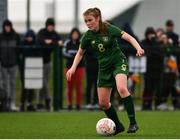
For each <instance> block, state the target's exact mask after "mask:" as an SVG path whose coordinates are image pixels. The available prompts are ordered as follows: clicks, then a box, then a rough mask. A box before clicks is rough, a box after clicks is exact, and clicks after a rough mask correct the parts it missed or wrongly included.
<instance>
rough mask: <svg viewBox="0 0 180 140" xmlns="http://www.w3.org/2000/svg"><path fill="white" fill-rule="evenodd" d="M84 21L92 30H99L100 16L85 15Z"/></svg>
mask: <svg viewBox="0 0 180 140" xmlns="http://www.w3.org/2000/svg"><path fill="white" fill-rule="evenodd" d="M84 21H85V23H86V25H87V27H88V28H89V29H90V30H95V31H97V30H98V29H99V18H95V17H94V16H92V15H87V16H84Z"/></svg>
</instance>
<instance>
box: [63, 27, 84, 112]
mask: <svg viewBox="0 0 180 140" xmlns="http://www.w3.org/2000/svg"><path fill="white" fill-rule="evenodd" d="M80 37H81V35H80V32H79V29H77V28H73V29H72V30H71V32H70V35H69V39H68V40H66V41H65V43H64V48H63V55H64V57H65V58H66V68H65V72H67V71H68V69H69V68H70V67H71V65H72V63H73V60H74V57H75V55H76V53H77V51H78V48H79V44H80ZM83 76H84V62H83V60H81V62H80V63H79V65H78V66H77V70H76V72H75V74H74V75H73V77H72V80H71V81H67V89H66V95H67V101H68V110H72V108H73V89H74V87H75V89H76V109H77V110H80V109H81V100H82V94H83V89H82V87H83V86H82V85H83V82H82V81H83Z"/></svg>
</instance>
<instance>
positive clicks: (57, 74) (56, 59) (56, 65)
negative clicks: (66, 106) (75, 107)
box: [53, 46, 63, 111]
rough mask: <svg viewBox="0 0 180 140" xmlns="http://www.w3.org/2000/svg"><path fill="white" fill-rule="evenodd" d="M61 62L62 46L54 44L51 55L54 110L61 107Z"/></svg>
mask: <svg viewBox="0 0 180 140" xmlns="http://www.w3.org/2000/svg"><path fill="white" fill-rule="evenodd" d="M62 73H63V63H62V48H61V47H59V46H54V55H53V88H54V90H53V95H54V96H53V107H54V111H58V110H59V109H62V107H63V103H62V102H63V93H62V91H63V90H62V87H63V78H62Z"/></svg>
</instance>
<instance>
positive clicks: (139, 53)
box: [136, 48, 144, 56]
mask: <svg viewBox="0 0 180 140" xmlns="http://www.w3.org/2000/svg"><path fill="white" fill-rule="evenodd" d="M142 55H144V50H143V49H141V48H140V49H138V50H137V52H136V56H142Z"/></svg>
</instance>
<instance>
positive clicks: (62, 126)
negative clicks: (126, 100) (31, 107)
mask: <svg viewBox="0 0 180 140" xmlns="http://www.w3.org/2000/svg"><path fill="white" fill-rule="evenodd" d="M136 114H137V120H138V124H139V127H140V130H139V131H138V132H137V133H135V134H127V133H126V132H123V133H121V134H119V135H116V136H113V137H102V136H99V135H97V134H96V131H95V125H96V122H97V121H98V120H99V119H100V118H103V117H105V115H104V113H103V112H101V111H100V112H88V111H81V112H66V111H62V112H56V113H46V112H37V113H0V139H4V138H6V139H10V138H15V139H19V138H20V139H25V138H30V139H33V138H36V139H39V138H41V139H45V138H51V139H54V138H57V139H66V138H71V139H74V138H76V139H88V138H93V139H94V138H95V139H105V138H110V139H113V138H115V139H118V138H125V139H129V138H135V139H139V138H143V139H144V138H145V139H147V138H156V139H157V138H180V112H137V113H136ZM119 116H120V118H121V120H122V122H123V124H124V125H125V127H126V130H127V127H128V119H127V116H126V113H125V112H119Z"/></svg>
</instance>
